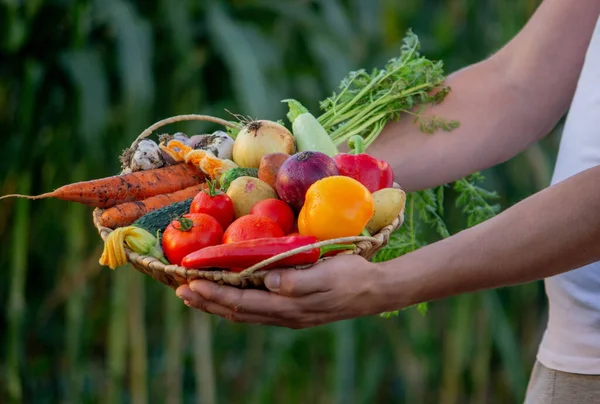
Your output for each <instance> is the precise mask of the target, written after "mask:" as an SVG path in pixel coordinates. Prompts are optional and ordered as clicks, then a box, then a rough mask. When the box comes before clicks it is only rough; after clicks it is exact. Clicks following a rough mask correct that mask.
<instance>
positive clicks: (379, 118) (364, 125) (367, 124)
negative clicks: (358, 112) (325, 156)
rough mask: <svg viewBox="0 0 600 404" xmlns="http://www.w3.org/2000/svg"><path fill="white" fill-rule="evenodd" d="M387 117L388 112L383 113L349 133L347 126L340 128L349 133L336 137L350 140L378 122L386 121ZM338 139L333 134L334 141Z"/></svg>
mask: <svg viewBox="0 0 600 404" xmlns="http://www.w3.org/2000/svg"><path fill="white" fill-rule="evenodd" d="M386 115H387V112H383V113H381V114H379V115H375V116H374V117H373V118H371V119H369V120H368V121H366V122H365V123H363V124H362V125H360V126H358V127H357V128H354V129H352V130H349V131H348V128H347V127H346V125H344V127H343V128H340V129H343V130H344V131H347V132H346V133H344V134H343V135H339V134H338V136H336V137H342V136H343V138H344V139H348V138H350V137H351V136H353V135H356V134H359V133H361V132H363V131H364V130H366V129H367V128H368V127H369V126H371V125H373V124H374V123H376V122H377V121H380V120H382V119H385V117H386ZM336 132H337V131H336ZM336 137H334V136H333V134H332V139H335V138H336Z"/></svg>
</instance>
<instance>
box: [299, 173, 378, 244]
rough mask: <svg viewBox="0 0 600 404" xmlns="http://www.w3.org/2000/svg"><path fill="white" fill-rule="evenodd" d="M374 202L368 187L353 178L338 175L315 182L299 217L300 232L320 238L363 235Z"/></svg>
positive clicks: (373, 210)
mask: <svg viewBox="0 0 600 404" xmlns="http://www.w3.org/2000/svg"><path fill="white" fill-rule="evenodd" d="M374 212H375V203H374V200H373V195H372V194H371V192H369V190H368V189H367V188H366V187H365V186H364V185H362V184H361V183H360V182H358V181H356V180H355V179H353V178H351V177H346V176H342V175H335V176H331V177H325V178H323V179H321V180H319V181H317V182H315V183H314V184H312V185H311V186H310V187H309V188H308V191H307V192H306V198H305V202H304V205H303V206H302V209H301V210H300V214H299V216H298V231H299V233H300V234H302V235H306V236H314V237H316V238H318V239H319V240H321V241H323V240H330V239H333V238H340V237H353V236H358V235H360V234H361V232H362V231H363V229H364V228H365V226H366V225H367V223H368V222H369V220H371V217H372V216H373V213H374Z"/></svg>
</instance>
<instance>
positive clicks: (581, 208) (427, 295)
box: [376, 166, 600, 309]
mask: <svg viewBox="0 0 600 404" xmlns="http://www.w3.org/2000/svg"><path fill="white" fill-rule="evenodd" d="M599 179H600V166H596V167H594V168H590V169H588V170H586V171H583V172H581V173H579V174H577V175H575V176H573V177H570V178H568V179H566V180H564V181H562V182H560V183H558V184H556V185H554V186H552V187H549V188H547V189H545V190H543V191H541V192H539V193H537V194H535V195H533V196H531V197H529V198H527V199H525V200H523V201H521V202H520V203H518V204H516V205H514V206H512V207H511V208H509V209H507V210H506V211H504V212H502V213H501V214H499V215H498V216H496V217H494V218H492V219H490V220H488V221H486V222H484V223H482V224H480V225H478V226H475V227H473V228H470V229H467V230H464V231H462V232H460V233H458V234H456V235H454V236H452V237H449V238H447V239H445V240H442V241H439V242H437V243H434V244H431V245H429V246H427V247H425V248H423V249H420V250H416V251H414V252H412V253H409V254H407V255H404V256H402V257H400V258H397V259H395V260H392V261H388V262H386V263H383V264H382V265H381V267H380V269H379V271H381V274H380V277H379V278H381V279H382V280H384V281H383V282H381V284H378V285H377V288H376V289H377V290H380V291H381V292H383V293H382V296H381V297H380V298H381V299H382V300H381V301H385V300H386V299H390V300H389V302H390V309H391V308H396V307H405V306H407V305H410V304H414V303H420V302H424V301H429V300H437V299H442V298H444V297H448V296H453V295H457V294H461V293H465V292H473V291H476V290H481V289H487V288H496V287H502V286H508V285H515V284H519V283H524V282H529V281H533V280H537V279H542V278H546V277H549V276H553V275H556V274H559V273H563V272H566V271H569V270H571V269H574V268H578V267H581V266H583V265H586V264H589V263H591V262H595V261H599V260H600V215H599V214H598V213H597V212H600V181H599Z"/></svg>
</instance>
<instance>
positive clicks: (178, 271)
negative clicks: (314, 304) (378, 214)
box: [93, 115, 404, 289]
mask: <svg viewBox="0 0 600 404" xmlns="http://www.w3.org/2000/svg"><path fill="white" fill-rule="evenodd" d="M187 120H204V121H210V122H214V123H218V124H222V125H224V126H232V124H231V123H230V122H228V121H225V120H222V119H219V118H215V117H211V116H207V115H178V116H174V117H170V118H167V119H164V120H162V121H159V122H157V123H155V124H153V125H152V126H150V127H149V128H148V129H146V130H145V131H144V132H142V134H140V136H138V138H137V139H136V140H135V141H134V142H133V144H132V148H133V147H135V146H136V145H137V143H138V142H139V141H140V140H142V139H143V138H145V137H147V136H149V135H150V134H151V133H152V132H153V131H154V130H156V129H158V128H160V127H161V126H164V125H167V124H170V123H174V122H179V121H187ZM394 187H395V188H400V187H399V185H398V184H396V183H394ZM102 212H103V209H100V208H96V209H94V212H93V221H94V226H96V229H97V230H98V233H99V234H100V237H101V238H102V240H103V241H104V240H106V238H107V237H108V235H109V234H110V233H111V232H112V231H113V229H110V228H108V227H105V226H102V225H101V224H100V216H101V215H102ZM403 222H404V209H403V210H402V211H401V213H400V214H399V215H398V217H397V218H396V219H395V220H394V222H393V223H392V224H390V225H389V226H386V227H384V228H382V229H381V230H380V231H379V232H378V233H377V234H374V235H373V236H371V237H363V236H357V237H345V238H338V239H332V240H326V241H322V242H319V243H315V244H311V245H308V246H303V247H300V248H296V249H294V250H291V251H288V252H285V253H282V254H279V255H275V256H273V257H271V258H269V259H267V260H264V261H262V262H260V263H258V264H256V265H254V266H252V267H249V268H246V269H244V270H243V271H241V272H232V271H226V270H221V269H215V270H198V269H188V268H184V267H181V266H178V265H165V264H163V263H162V262H160V261H159V260H157V259H156V258H154V257H150V256H144V255H140V254H137V253H135V252H133V251H131V250H130V249H129V248H127V246H125V253H126V255H127V260H128V261H129V263H131V265H132V266H133V267H134V268H135V269H137V270H138V271H140V272H142V273H144V274H146V275H149V276H150V277H152V278H153V279H155V280H156V281H158V282H161V283H163V284H165V285H167V286H169V287H171V288H173V289H176V288H177V287H178V286H180V285H182V284H186V283H188V282H190V281H192V280H194V279H206V280H209V281H212V282H216V283H219V284H227V285H231V286H235V287H239V288H263V287H264V283H263V280H264V277H265V275H266V274H267V272H268V271H264V270H261V269H262V268H264V267H266V266H268V265H270V264H272V263H274V262H277V261H279V260H281V259H284V258H287V257H289V256H291V255H294V254H297V253H301V252H304V251H309V250H311V249H313V248H319V247H322V246H325V245H330V244H339V243H354V245H355V246H356V248H354V249H353V250H345V251H342V252H340V253H339V254H338V255H341V254H358V255H360V256H362V257H364V258H365V259H371V258H372V257H373V255H375V253H376V252H377V251H379V250H380V249H381V248H383V247H384V246H385V245H386V244H387V243H388V241H389V237H390V235H391V234H392V233H393V232H394V231H395V230H396V229H398V228H399V227H400V226H402V224H403ZM326 259H330V258H329V257H325V258H322V259H321V260H320V261H323V260H326ZM311 266H312V265H307V266H298V267H295V269H307V268H310V267H311Z"/></svg>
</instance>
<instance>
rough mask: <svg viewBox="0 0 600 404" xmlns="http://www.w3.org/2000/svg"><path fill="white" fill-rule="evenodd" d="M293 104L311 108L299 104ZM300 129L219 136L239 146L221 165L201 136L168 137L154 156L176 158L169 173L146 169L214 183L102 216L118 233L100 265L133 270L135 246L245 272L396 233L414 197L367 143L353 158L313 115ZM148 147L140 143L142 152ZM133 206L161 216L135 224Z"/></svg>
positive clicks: (248, 126)
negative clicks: (185, 169)
mask: <svg viewBox="0 0 600 404" xmlns="http://www.w3.org/2000/svg"><path fill="white" fill-rule="evenodd" d="M290 105H293V107H294V108H303V107H302V106H301V105H300V104H299V103H298V102H296V101H293V103H292V102H291V103H290ZM302 121H304V122H302ZM295 122H297V123H302V124H301V125H296V126H294V127H293V133H292V132H290V131H289V130H288V129H287V128H286V127H285V126H284V125H282V124H281V123H278V122H272V121H266V120H260V121H250V122H246V123H245V124H244V126H243V127H241V128H240V130H239V132H238V133H237V136H236V137H235V139H234V138H233V137H229V135H227V134H225V133H223V132H220V133H219V139H220V140H221V141H222V144H227V145H231V147H228V149H227V150H225V151H221V152H220V156H221V157H217V156H216V154H215V153H213V152H212V151H210V150H209V149H208V146H207V144H201V145H199V144H194V142H193V141H192V140H191V139H193V137H192V138H187V136H185V135H184V134H182V133H178V134H177V136H173V137H168V136H163V137H162V140H161V141H160V143H159V144H157V145H156V147H152V149H153V150H159V151H160V153H154V156H168V161H167V159H164V161H163V165H164V164H170V165H168V166H166V167H162V168H151V167H155V166H151V165H148V166H147V167H148V168H147V170H166V169H169V168H170V167H174V166H177V165H184V166H188V165H189V166H191V167H193V168H196V169H198V170H200V171H201V172H202V173H203V174H204V175H205V176H206V180H205V181H203V182H202V183H201V184H196V185H194V186H192V187H188V188H185V189H183V190H180V191H176V192H174V193H172V194H171V195H172V196H171V198H166V199H164V200H160V201H159V200H157V199H156V198H157V197H156V196H154V197H152V198H150V199H151V200H152V201H153V202H154V203H153V204H152V203H148V202H146V203H144V201H139V202H127V203H124V204H119V205H115V206H112V207H110V208H108V209H106V210H104V211H103V212H102V215H101V216H100V221H101V224H102V225H103V226H106V227H110V228H113V229H114V228H115V227H118V229H117V230H118V231H114V232H112V233H111V234H109V236H108V238H107V240H106V242H105V250H104V253H103V255H102V257H101V259H100V263H101V264H103V265H107V266H109V267H110V268H113V269H114V268H116V267H117V266H119V265H123V264H125V263H126V262H127V260H126V255H125V253H124V246H125V245H127V246H128V247H129V248H130V249H132V250H133V251H134V252H137V253H140V254H152V255H153V256H154V257H156V258H157V259H159V260H161V261H162V262H164V263H169V264H174V265H179V266H183V267H185V268H190V269H206V270H215V269H222V270H228V271H233V272H240V271H242V270H244V269H246V268H248V267H250V266H253V265H255V264H258V263H259V262H261V261H263V260H265V259H268V258H272V257H274V256H275V255H278V254H280V253H283V252H287V251H290V250H292V249H295V248H298V247H302V246H308V245H310V244H315V243H317V242H319V241H325V240H332V239H338V238H347V237H354V236H360V235H370V234H375V233H377V232H379V231H380V230H381V229H382V228H384V227H386V226H389V225H391V224H392V223H393V222H394V221H395V220H396V219H397V218H398V216H399V215H400V214H401V213H402V211H403V209H404V204H405V201H406V198H405V194H404V191H402V190H401V189H398V188H394V187H393V185H394V184H393V173H392V171H391V168H390V166H389V165H388V164H387V163H386V162H383V161H379V160H377V159H375V158H373V157H371V156H369V155H367V154H366V153H364V150H362V145H363V142H362V138H360V137H357V138H356V139H353V143H352V144H353V146H354V150H353V152H352V153H339V152H337V148H336V147H335V146H333V143H332V142H331V140H330V139H329V137H328V136H327V134H326V133H325V132H324V131H323V130H322V131H315V130H314V127H315V125H319V123H318V122H317V120H316V118H315V117H314V116H313V115H311V114H310V113H308V112H307V111H305V112H303V113H302V115H300V116H299V117H295ZM307 123H308V124H307ZM321 129H323V128H322V127H321ZM299 139H301V140H299ZM326 142H329V143H326ZM149 144H150V141H146V142H139V143H138V144H137V147H138V150H139V147H142V146H143V147H144V148H147V147H148V145H149ZM298 144H302V145H304V147H302V148H305V147H313V146H315V147H316V146H318V145H319V144H325V145H326V146H327V147H326V148H325V150H327V152H328V153H329V154H331V155H332V156H331V157H330V156H329V155H328V154H325V153H323V152H321V151H319V150H302V151H300V150H299V149H300V147H298ZM334 150H335V151H334ZM136 153H137V150H135V151H134V152H133V153H132V155H133V156H135V155H136ZM130 154H131V153H130ZM139 155H143V154H139ZM131 162H133V159H132V160H131ZM135 164H136V167H139V166H141V164H139V163H135ZM129 168H132V167H131V163H130V165H129ZM143 171H144V170H142V172H143ZM135 173H136V172H135V171H133V168H132V173H130V174H123V176H125V175H133V174H135ZM381 195H384V196H385V195H395V197H394V198H390V197H381ZM150 199H148V200H150ZM148 200H146V201H148ZM132 203H133V204H136V206H139V207H145V206H146V205H151V206H153V207H154V209H152V208H147V207H145V208H144V209H142V210H143V211H144V212H146V213H144V214H141V215H137V217H136V215H133V214H128V215H125V214H124V213H123V212H125V211H126V207H128V206H131V204H132ZM139 213H142V212H141V211H139ZM115 216H117V217H119V218H120V220H116V218H115ZM131 229H136V230H135V231H132V230H131ZM129 237H136V238H140V237H141V238H142V239H143V240H144V241H145V243H137V244H136V243H130V242H129ZM114 239H117V240H119V242H115V241H114ZM354 248H355V246H354V245H353V244H348V243H346V244H333V245H328V246H326V247H322V248H315V249H313V250H311V251H306V252H303V253H299V254H296V255H293V256H292V257H289V258H283V259H281V260H279V261H276V262H274V263H271V264H269V265H268V266H267V267H265V269H271V268H281V267H286V266H290V265H292V266H296V265H310V264H314V263H316V262H317V261H318V260H319V259H320V258H321V257H322V256H323V254H328V255H332V254H335V253H338V252H341V251H344V250H350V249H354Z"/></svg>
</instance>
